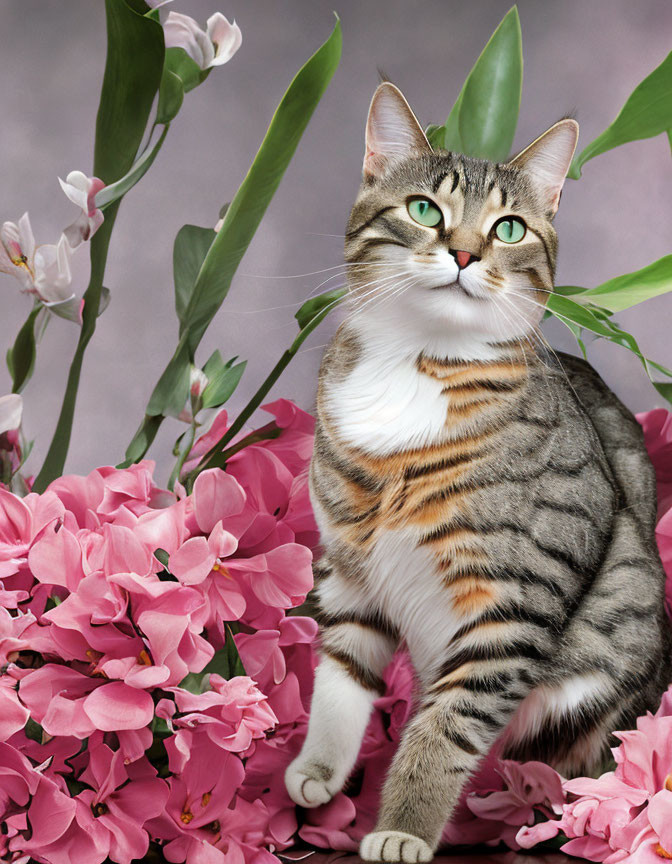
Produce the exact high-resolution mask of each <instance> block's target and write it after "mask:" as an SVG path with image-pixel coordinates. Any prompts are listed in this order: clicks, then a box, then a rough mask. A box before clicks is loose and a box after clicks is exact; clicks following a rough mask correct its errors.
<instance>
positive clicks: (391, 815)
mask: <svg viewBox="0 0 672 864" xmlns="http://www.w3.org/2000/svg"><path fill="white" fill-rule="evenodd" d="M527 665H528V666H529V661H528V663H527ZM528 681H529V676H528V672H527V670H526V668H525V662H524V661H523V660H522V658H516V659H509V660H504V659H501V660H489V661H487V662H485V661H482V660H479V659H478V658H475V659H474V660H473V661H471V662H469V661H466V662H464V663H463V664H462V665H460V667H459V668H457V669H456V670H455V671H454V672H452V673H450V674H449V675H446V676H444V677H443V678H442V679H440V680H439V681H437V683H436V684H435V685H433V686H432V687H430V688H429V689H428V692H427V694H426V697H425V700H424V702H423V704H422V706H421V707H420V710H419V711H418V713H417V714H416V716H415V717H414V718H413V720H412V721H411V722H410V723H409V724H408V726H407V727H406V730H405V732H404V735H403V737H402V740H401V743H400V745H399V749H398V750H397V753H396V755H395V758H394V760H393V762H392V766H391V768H390V771H389V774H388V776H387V780H386V782H385V786H384V788H383V795H382V806H381V810H380V813H379V816H378V822H377V825H376V827H375V829H374V831H373V832H372V833H371V834H368V835H367V836H366V837H365V838H364V839H363V840H362V843H361V846H360V850H359V854H360V857H361V858H363V859H364V860H365V861H403V862H406V864H415V862H420V861H429V860H431V858H432V856H433V854H434V850H435V849H436V847H437V846H438V844H439V841H440V839H441V834H442V831H443V828H444V826H445V824H446V822H448V820H449V819H450V817H451V815H452V812H453V809H454V808H455V805H456V804H457V802H458V800H459V797H460V794H461V792H462V789H463V787H464V785H465V783H466V782H467V780H468V779H469V777H470V775H471V774H473V772H474V771H475V770H476V768H477V766H478V764H479V762H480V760H481V759H482V758H483V756H485V755H486V753H487V752H488V751H489V750H490V748H491V746H492V744H493V743H494V741H495V739H496V738H497V736H498V735H499V733H500V732H501V731H502V729H503V728H504V727H505V726H506V724H507V722H508V720H509V719H510V717H511V714H512V712H513V711H514V710H515V707H516V705H517V704H518V703H519V701H520V700H521V699H522V698H524V696H525V695H526V694H527V692H528V690H529V683H528Z"/></svg>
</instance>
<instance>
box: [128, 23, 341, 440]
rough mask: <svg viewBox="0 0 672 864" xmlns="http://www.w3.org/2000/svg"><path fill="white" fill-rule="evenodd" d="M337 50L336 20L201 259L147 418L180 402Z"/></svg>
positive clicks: (300, 75) (298, 78) (293, 87)
mask: <svg viewBox="0 0 672 864" xmlns="http://www.w3.org/2000/svg"><path fill="white" fill-rule="evenodd" d="M341 47H342V36H341V25H340V21H338V19H337V21H336V26H335V27H334V30H333V32H332V34H331V36H330V37H329V38H328V39H327V41H326V42H325V43H324V44H323V45H322V46H321V47H320V48H319V49H318V50H317V52H316V53H315V54H313V56H312V57H311V58H310V59H309V60H308V61H307V62H306V63H305V65H304V66H303V67H302V68H301V69H300V70H299V71H298V73H297V74H296V76H295V77H294V80H293V81H292V83H291V84H290V86H289V88H288V90H287V92H286V93H285V95H284V96H283V98H282V100H281V102H280V104H279V106H278V108H277V109H276V112H275V114H274V115H273V119H272V120H271V124H270V126H269V128H268V131H267V133H266V135H265V137H264V140H263V141H262V144H261V147H260V148H259V151H258V153H257V155H256V157H255V159H254V162H253V163H252V165H251V167H250V169H249V171H248V173H247V176H246V177H245V179H244V180H243V182H242V184H241V186H240V188H239V189H238V191H237V192H236V195H235V197H234V199H233V201H232V202H231V204H230V206H229V207H228V209H227V210H226V213H225V215H224V221H223V224H222V227H221V228H220V230H219V231H218V232H217V235H216V237H215V239H214V240H213V242H212V245H211V247H210V250H209V251H208V253H207V255H206V256H205V260H204V261H203V264H202V266H201V268H200V271H199V273H198V276H197V278H196V282H195V285H194V288H193V291H192V292H191V294H190V297H189V301H188V303H187V306H186V308H185V310H184V314H183V318H182V320H181V322H180V323H181V326H180V342H179V343H178V346H177V348H176V350H175V354H174V355H173V358H172V359H171V361H170V363H169V364H168V366H167V367H166V369H165V370H164V372H163V374H162V376H161V378H160V379H159V383H158V384H157V386H156V387H155V389H154V392H153V393H152V396H151V398H150V401H149V405H148V408H147V414H149V415H153V416H155V415H158V414H163V415H166V414H168V413H170V410H169V409H170V407H171V406H174V405H176V404H177V403H178V402H179V401H180V399H181V397H182V395H183V393H184V375H185V372H184V370H185V366H186V367H188V366H189V365H190V364H191V363H192V362H193V360H194V354H195V352H196V348H197V347H198V345H199V343H200V341H201V339H202V337H203V334H204V333H205V331H206V329H207V328H208V326H209V324H210V322H211V321H212V319H213V318H214V316H215V314H216V313H217V311H218V309H219V307H220V306H221V305H222V303H223V302H224V299H225V298H226V295H227V293H228V290H229V286H230V285H231V280H232V278H233V275H234V273H235V272H236V269H237V267H238V264H239V263H240V261H241V259H242V257H243V255H244V254H245V251H246V250H247V247H248V246H249V244H250V242H251V240H252V237H253V236H254V233H255V231H256V230H257V227H258V225H259V223H260V221H261V219H262V217H263V215H264V213H265V212H266V208H267V207H268V205H269V203H270V201H271V199H272V197H273V195H274V193H275V190H276V189H277V187H278V186H279V184H280V181H281V180H282V177H283V175H284V173H285V170H286V168H287V166H288V164H289V162H290V160H291V158H292V156H293V155H294V151H295V150H296V147H297V145H298V143H299V140H300V139H301V136H302V134H303V132H304V130H305V128H306V126H307V125H308V121H309V120H310V118H311V116H312V114H313V111H314V110H315V108H316V107H317V104H318V102H319V101H320V99H321V98H322V95H323V93H324V91H325V90H326V88H327V85H328V84H329V82H330V80H331V78H332V76H333V74H334V72H335V71H336V68H337V66H338V63H339V60H340V57H341ZM185 398H186V397H185ZM136 449H137V448H136Z"/></svg>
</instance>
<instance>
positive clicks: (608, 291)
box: [579, 255, 672, 312]
mask: <svg viewBox="0 0 672 864" xmlns="http://www.w3.org/2000/svg"><path fill="white" fill-rule="evenodd" d="M670 291H672V255H666V256H665V257H664V258H659V259H658V261H654V262H653V264H649V265H647V266H646V267H642V269H641V270H635V272H634V273H626V274H625V275H623V276H616V277H615V278H614V279H608V280H607V281H606V282H603V283H602V284H601V285H598V286H597V287H596V288H590V289H589V290H588V291H584V292H582V294H581V296H580V300H579V302H580V303H592V302H593V301H595V302H596V303H597V304H598V305H599V306H602V307H603V308H605V309H608V310H609V311H610V312H621V311H623V309H629V308H630V307H631V306H636V305H637V304H638V303H642V302H643V301H644V300H650V299H651V297H659V296H660V295H661V294H667V293H668V292H670Z"/></svg>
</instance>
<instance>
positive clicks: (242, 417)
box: [188, 349, 295, 483]
mask: <svg viewBox="0 0 672 864" xmlns="http://www.w3.org/2000/svg"><path fill="white" fill-rule="evenodd" d="M294 353H295V352H294V351H292V350H291V349H288V350H287V351H285V353H284V354H283V355H282V357H281V358H280V359H279V360H278V362H277V363H276V364H275V366H274V367H273V369H272V370H271V373H270V375H269V376H268V378H266V380H265V381H264V383H263V384H262V385H261V387H260V388H259V389H258V390H257V392H256V393H255V394H254V396H253V397H252V398H251V399H250V401H249V402H248V403H247V405H246V406H245V407H244V408H243V410H242V411H241V412H240V414H239V415H238V416H237V417H236V419H235V420H234V421H233V423H232V424H231V426H229V428H228V429H227V430H226V432H225V433H224V434H223V435H222V437H221V438H220V439H219V441H218V442H217V443H216V444H215V445H214V446H213V447H211V448H210V449H209V450H208V452H207V453H206V454H205V456H204V457H203V458H202V459H201V461H200V462H199V463H198V465H197V466H196V467H195V468H194V470H193V471H192V472H191V474H190V475H189V478H188V479H189V481H190V483H193V481H194V480H195V479H196V477H197V476H198V475H199V474H200V473H201V471H204V470H205V469H206V468H214V467H216V465H217V458H216V457H218V456H219V455H220V451H221V450H222V449H223V448H224V447H225V445H226V444H228V443H229V441H231V439H232V438H235V436H236V435H237V434H238V433H239V432H240V430H241V429H242V428H243V426H244V425H245V424H246V423H247V421H248V420H249V419H250V417H251V416H252V415H253V414H254V412H255V411H256V410H257V408H258V407H259V406H260V405H261V403H262V402H263V401H264V399H265V398H266V396H267V395H268V393H269V391H270V389H271V387H272V386H273V385H274V384H275V382H276V381H277V380H278V378H279V377H280V376H281V375H282V373H283V372H284V371H285V368H286V367H287V366H288V365H289V363H290V361H291V359H292V357H293V356H294ZM243 440H244V439H243Z"/></svg>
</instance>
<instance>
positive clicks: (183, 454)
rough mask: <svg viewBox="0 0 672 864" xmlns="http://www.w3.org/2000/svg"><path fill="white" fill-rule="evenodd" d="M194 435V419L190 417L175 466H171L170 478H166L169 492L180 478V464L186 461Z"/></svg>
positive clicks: (192, 444)
mask: <svg viewBox="0 0 672 864" xmlns="http://www.w3.org/2000/svg"><path fill="white" fill-rule="evenodd" d="M195 437H196V421H195V420H194V419H193V418H192V421H191V426H190V427H189V429H188V431H187V433H186V435H185V436H184V446H183V447H182V449H181V450H180V455H179V456H178V457H177V462H176V463H175V467H174V468H173V470H172V473H171V475H170V479H169V480H168V488H169V489H170V490H171V492H172V490H173V489H174V488H175V483H176V482H177V481H178V480H179V479H180V472H181V471H182V466H183V465H184V463H185V462H186V461H187V456H188V455H189V453H190V452H191V448H192V447H193V446H194V438H195Z"/></svg>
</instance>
